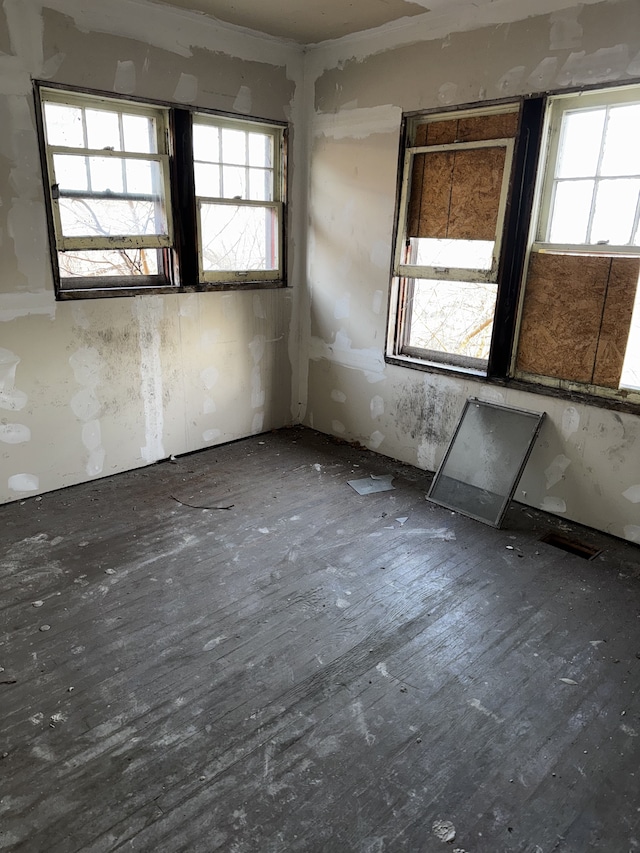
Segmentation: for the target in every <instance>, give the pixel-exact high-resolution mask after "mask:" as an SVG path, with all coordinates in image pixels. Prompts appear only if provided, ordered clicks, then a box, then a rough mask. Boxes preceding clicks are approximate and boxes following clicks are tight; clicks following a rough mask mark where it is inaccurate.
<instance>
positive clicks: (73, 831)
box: [0, 429, 640, 853]
mask: <svg viewBox="0 0 640 853" xmlns="http://www.w3.org/2000/svg"><path fill="white" fill-rule="evenodd" d="M372 473H373V474H393V476H394V480H393V484H394V486H395V490H394V491H387V492H381V493H378V494H373V495H368V496H359V495H357V494H356V493H355V492H354V491H353V490H352V489H351V488H350V487H349V486H348V485H347V480H349V479H359V478H365V477H368V476H369V475H370V474H372ZM428 485H429V477H428V475H426V474H424V472H421V471H418V470H416V469H412V468H409V467H407V466H402V465H399V464H396V463H394V462H392V461H390V460H388V459H385V458H383V457H380V456H376V455H374V454H370V453H368V452H366V451H361V450H357V449H353V448H352V447H350V446H348V445H346V444H337V443H335V442H332V441H331V440H329V439H327V438H326V437H323V436H320V435H318V434H316V433H314V432H311V431H309V430H302V429H295V430H283V431H280V432H277V433H273V434H268V435H264V436H259V437H256V438H252V439H248V440H245V441H241V442H237V443H234V444H231V445H228V446H225V447H218V448H214V449H212V450H209V451H206V452H203V453H198V454H194V455H192V456H189V457H184V458H182V459H179V460H178V461H177V462H175V463H171V462H165V463H162V464H159V465H156V466H153V467H150V468H147V469H144V470H139V471H136V472H131V473H128V474H124V475H119V476H116V477H113V478H110V479H107V480H101V481H95V482H92V483H88V484H86V485H82V486H78V487H73V488H70V489H67V490H63V491H60V492H57V493H54V494H48V495H45V496H44V497H42V499H41V500H40V499H39V498H35V499H30V500H26V501H23V502H17V503H14V504H12V505H9V506H5V507H3V508H0V525H1V529H2V553H1V554H0V569H1V576H2V590H3V594H2V610H1V611H0V612H1V620H2V623H1V624H2V646H1V648H0V665H2V666H3V667H4V670H3V671H2V672H0V681H1V682H2V683H0V703H1V709H2V719H1V724H0V725H1V737H0V755H2V759H1V760H0V785H1V802H0V849H2V850H11V851H13V850H16V851H35V852H36V853H71V851H80V850H81V851H91V853H98V851H111V850H136V851H149V853H165V851H167V853H179V851H184V853H201V851H202V853H213V851H229V853H276V851H283V853H284V851H286V853H289V851H303V852H304V853H315V851H327V853H333V851H335V853H348V851H358V853H382V852H383V851H388V853H402V851H412V852H413V851H415V853H431V851H433V853H437V851H443V853H446V851H451V853H453V851H454V850H456V851H465V853H501V851H523V852H524V851H527V853H549V851H563V853H568V852H569V851H571V853H586V851H592V850H598V851H604V853H627V851H637V850H640V737H639V735H640V707H639V703H638V685H639V683H640V679H639V675H640V549H638V548H637V546H633V545H624V544H623V543H621V542H619V541H616V540H612V539H608V538H607V537H604V536H601V535H599V534H595V533H593V532H591V531H586V530H584V529H580V528H573V533H572V535H575V536H578V537H580V538H581V539H582V540H583V541H587V542H588V543H595V544H599V545H600V546H601V547H603V548H604V549H605V550H604V552H603V553H602V554H601V555H600V556H599V557H597V558H596V559H594V560H592V561H587V560H584V559H581V558H579V557H577V556H574V555H572V554H567V553H565V552H563V551H560V550H558V549H557V548H554V547H552V546H550V545H546V544H543V543H541V542H540V541H539V537H540V535H542V534H543V533H544V532H546V531H548V530H550V529H558V527H559V526H560V527H568V525H564V524H563V523H561V522H558V520H557V519H553V518H551V517H550V516H545V515H543V514H542V513H540V514H538V513H535V512H532V511H531V510H528V509H526V508H524V507H521V506H519V505H514V506H513V507H512V508H511V510H510V511H509V513H508V515H507V518H506V522H505V527H504V528H503V529H502V530H494V529H492V528H489V527H486V526H484V525H482V524H479V523H478V522H475V521H472V520H470V519H467V518H465V517H463V516H460V515H456V514H453V513H451V512H449V511H448V510H446V509H443V508H441V507H438V506H435V505H433V504H430V503H429V502H427V501H426V500H425V493H426V491H427V489H428ZM176 499H177V500H176ZM178 501H182V502H183V503H179V502H178ZM188 503H190V504H193V505H194V506H229V505H231V504H232V505H233V506H232V508H231V509H213V510H208V509H199V508H192V507H189V506H185V505H184V504H188ZM405 518H406V521H404V522H402V519H405ZM398 519H400V521H399V520H398ZM47 626H48V628H47ZM449 824H451V825H452V826H450V825H449ZM454 831H455V840H454V839H453V837H452V836H453V832H454ZM446 838H449V839H450V840H449V841H446V840H443V839H446Z"/></svg>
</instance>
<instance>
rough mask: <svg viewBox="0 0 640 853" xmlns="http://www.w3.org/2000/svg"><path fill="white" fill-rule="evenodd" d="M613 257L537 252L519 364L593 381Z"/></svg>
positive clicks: (542, 372) (541, 372)
mask: <svg viewBox="0 0 640 853" xmlns="http://www.w3.org/2000/svg"><path fill="white" fill-rule="evenodd" d="M610 265H611V260H610V258H607V257H590V256H588V255H553V254H548V253H541V254H538V253H533V254H532V255H531V258H530V261H529V269H528V273H527V282H526V288H525V299H524V307H523V313H522V322H521V327H520V339H519V342H518V356H517V361H516V364H517V367H518V369H519V370H524V371H527V372H528V373H534V374H537V375H539V376H551V377H554V378H556V379H569V380H573V381H575V382H585V383H590V382H591V381H592V376H593V366H594V362H595V357H596V349H597V346H598V335H599V331H600V320H601V317H602V311H603V308H604V299H605V294H606V289H607V279H608V277H609V267H610Z"/></svg>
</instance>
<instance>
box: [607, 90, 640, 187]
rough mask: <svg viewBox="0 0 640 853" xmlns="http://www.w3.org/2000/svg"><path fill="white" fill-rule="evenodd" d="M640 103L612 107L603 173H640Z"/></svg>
mask: <svg viewBox="0 0 640 853" xmlns="http://www.w3.org/2000/svg"><path fill="white" fill-rule="evenodd" d="M639 136H640V104H629V105H628V106H624V107H612V108H611V110H610V111H609V122H608V124H607V133H606V135H605V144H604V154H603V157H602V169H601V173H602V174H603V175H640V149H639V148H638V137H639Z"/></svg>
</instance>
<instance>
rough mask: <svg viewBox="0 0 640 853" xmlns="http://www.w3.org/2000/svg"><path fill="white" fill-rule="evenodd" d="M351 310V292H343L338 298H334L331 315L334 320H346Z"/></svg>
mask: <svg viewBox="0 0 640 853" xmlns="http://www.w3.org/2000/svg"><path fill="white" fill-rule="evenodd" d="M350 312H351V294H350V293H345V294H344V296H341V297H340V299H336V302H335V305H334V306H333V316H334V317H335V319H336V320H346V319H347V317H348V316H349V314H350Z"/></svg>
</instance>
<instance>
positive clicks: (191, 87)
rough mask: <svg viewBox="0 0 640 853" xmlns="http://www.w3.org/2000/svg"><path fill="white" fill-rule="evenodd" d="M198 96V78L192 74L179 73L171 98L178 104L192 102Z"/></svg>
mask: <svg viewBox="0 0 640 853" xmlns="http://www.w3.org/2000/svg"><path fill="white" fill-rule="evenodd" d="M197 97H198V78H197V77H194V76H193V74H185V73H184V71H182V72H181V74H180V79H179V80H178V83H177V85H176V88H175V90H174V92H173V100H174V101H177V103H179V104H192V103H193V102H194V101H195V100H196V98H197Z"/></svg>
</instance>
